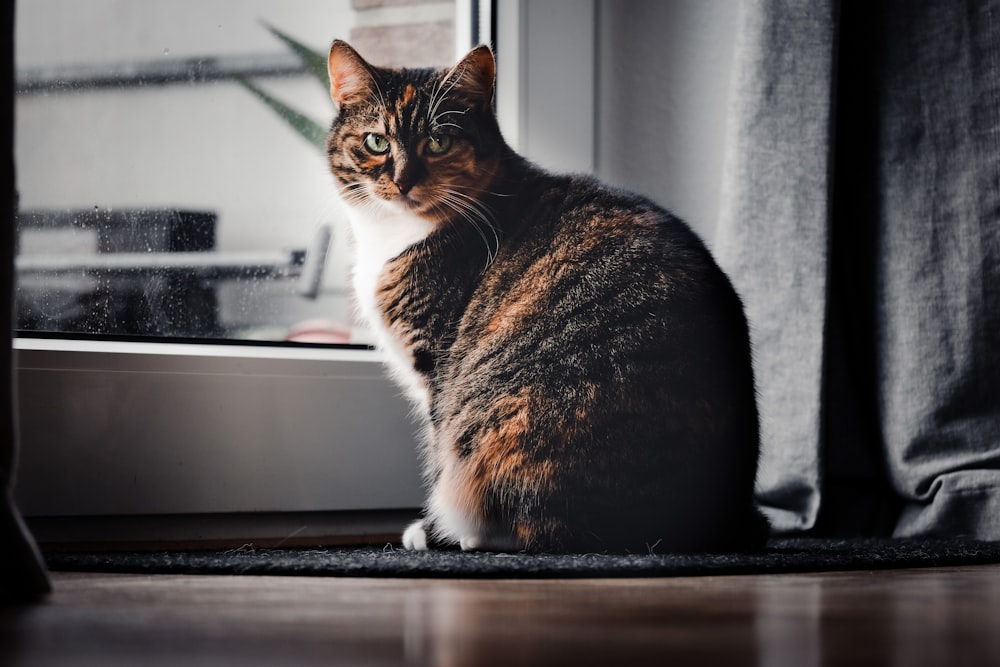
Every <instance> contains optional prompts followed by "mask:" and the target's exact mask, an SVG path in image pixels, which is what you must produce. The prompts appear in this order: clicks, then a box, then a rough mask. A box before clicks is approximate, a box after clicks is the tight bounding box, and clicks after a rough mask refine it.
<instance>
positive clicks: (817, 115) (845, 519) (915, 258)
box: [716, 0, 1000, 539]
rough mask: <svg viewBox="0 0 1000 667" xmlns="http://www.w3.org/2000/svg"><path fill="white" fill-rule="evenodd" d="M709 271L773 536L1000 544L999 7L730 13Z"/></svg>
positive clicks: (797, 6)
mask: <svg viewBox="0 0 1000 667" xmlns="http://www.w3.org/2000/svg"><path fill="white" fill-rule="evenodd" d="M741 21H742V23H741V32H740V41H739V44H738V47H737V56H736V58H737V59H736V62H735V75H734V84H733V90H732V95H731V102H732V107H731V110H730V111H731V115H730V119H731V120H730V128H729V134H728V143H727V159H726V168H725V173H724V187H723V194H724V199H723V204H722V212H721V214H720V219H719V227H718V230H717V234H716V251H717V255H718V257H719V261H720V264H722V266H723V267H724V268H725V269H727V270H728V271H729V273H730V274H731V276H732V277H733V282H734V283H735V285H736V287H737V290H738V291H739V292H740V293H741V295H742V296H743V298H744V301H745V303H746V307H747V312H748V317H749V319H750V323H751V328H752V336H753V340H754V352H755V367H756V371H757V381H758V389H759V396H760V403H761V413H762V426H763V429H762V431H763V432H762V435H763V452H762V462H761V474H760V477H759V498H760V500H761V502H762V504H763V505H764V510H765V512H766V513H767V514H768V515H769V517H770V518H771V520H772V523H773V525H774V526H775V528H776V530H778V531H779V532H802V531H808V530H817V531H820V532H823V531H825V532H833V533H844V534H886V533H891V534H895V535H899V536H916V535H923V536H952V535H969V536H975V537H979V538H983V539H1000V345H998V343H1000V2H997V1H988V2H987V1H980V2H977V1H975V0H968V1H965V2H955V1H954V0H929V1H926V2H920V3H911V2H904V1H902V0H896V1H891V2H875V3H866V4H865V5H864V6H863V7H862V6H860V4H859V3H842V4H841V3H837V2H833V1H830V0H827V1H826V2H819V1H817V2H811V3H796V2H792V1H790V0H789V1H785V0H753V1H752V2H747V3H745V4H744V6H743V14H742V19H741Z"/></svg>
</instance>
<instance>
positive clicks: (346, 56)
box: [326, 39, 375, 109]
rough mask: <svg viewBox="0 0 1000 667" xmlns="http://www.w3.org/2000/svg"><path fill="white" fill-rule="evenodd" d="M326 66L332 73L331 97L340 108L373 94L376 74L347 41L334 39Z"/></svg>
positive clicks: (330, 73)
mask: <svg viewBox="0 0 1000 667" xmlns="http://www.w3.org/2000/svg"><path fill="white" fill-rule="evenodd" d="M326 68H327V72H328V73H329V75H330V97H331V98H332V99H333V103H334V104H336V105H337V108H338V109H340V108H341V107H343V106H344V105H345V104H351V103H352V102H360V101H362V100H364V99H366V98H368V97H370V96H371V93H372V83H373V82H374V80H375V79H374V77H375V74H374V72H372V69H371V66H370V65H369V64H368V63H366V62H365V60H364V58H362V57H361V56H360V55H358V52H357V51H355V50H354V49H353V48H352V47H351V45H350V44H348V43H347V42H345V41H343V40H339V39H338V40H336V41H334V43H333V45H332V46H330V55H329V57H328V58H327V61H326Z"/></svg>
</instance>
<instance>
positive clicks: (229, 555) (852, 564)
mask: <svg viewBox="0 0 1000 667" xmlns="http://www.w3.org/2000/svg"><path fill="white" fill-rule="evenodd" d="M46 560H47V562H48V565H49V567H50V568H51V569H52V570H60V571H86V572H131V573H148V574H152V573H164V574H257V575H263V574H267V575H293V576H338V577H423V578H427V577H432V578H493V579H502V578H550V577H551V578H581V577H671V576H697V575H721V574H767V573H778V572H829V571H837V570H866V569H887V568H904V567H938V566H954V565H980V564H986V563H1000V542H978V541H971V540H910V539H905V540H903V539H898V540H897V539H864V540H833V539H810V538H789V539H774V540H771V541H770V542H769V543H768V546H767V548H766V549H765V550H763V551H761V552H757V553H728V554H683V555H675V554H657V553H649V554H632V555H612V554H579V555H554V554H495V553H475V552H473V553H463V552H460V551H405V550H402V549H399V548H393V547H391V546H386V547H384V548H382V547H363V548H343V547H339V548H322V549H256V548H253V547H252V546H250V545H247V546H244V547H241V548H239V549H229V550H224V551H222V550H220V551H129V552H99V553H98V552H91V553H79V552H57V553H48V554H46Z"/></svg>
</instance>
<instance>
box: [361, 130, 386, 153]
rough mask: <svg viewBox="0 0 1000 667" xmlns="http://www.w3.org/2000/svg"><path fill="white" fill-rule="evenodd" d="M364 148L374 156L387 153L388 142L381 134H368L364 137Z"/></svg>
mask: <svg viewBox="0 0 1000 667" xmlns="http://www.w3.org/2000/svg"><path fill="white" fill-rule="evenodd" d="M365 148H367V149H368V150H369V151H371V152H372V153H375V154H376V155H382V154H383V153H388V152H389V140H388V139H386V138H385V137H384V136H382V135H381V134H376V133H375V132H369V133H368V134H366V135H365Z"/></svg>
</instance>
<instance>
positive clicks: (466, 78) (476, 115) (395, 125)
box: [327, 40, 503, 223]
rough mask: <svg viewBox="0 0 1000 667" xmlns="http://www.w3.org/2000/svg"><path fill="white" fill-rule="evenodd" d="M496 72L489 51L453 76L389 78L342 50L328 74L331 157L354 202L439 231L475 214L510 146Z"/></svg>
mask: <svg viewBox="0 0 1000 667" xmlns="http://www.w3.org/2000/svg"><path fill="white" fill-rule="evenodd" d="M495 68H496V66H495V61H494V58H493V53H492V52H491V51H490V49H489V48H487V47H485V46H480V47H477V48H475V49H473V50H472V51H470V52H469V54H468V55H466V56H465V57H464V58H463V59H462V60H461V61H460V62H459V63H458V64H457V65H456V66H455V67H453V68H451V69H445V70H432V69H387V68H380V67H374V66H372V65H370V64H369V63H367V62H366V61H365V60H364V59H363V58H362V57H361V56H360V55H358V53H357V51H355V50H354V49H353V48H351V47H350V46H349V45H348V44H347V43H345V42H342V41H339V40H338V41H336V42H334V43H333V46H332V47H331V48H330V56H329V59H328V69H329V74H330V95H331V97H332V98H333V101H334V104H336V106H337V116H336V118H335V119H334V121H333V126H332V128H331V130H330V135H329V137H328V139H327V155H328V158H329V162H330V168H331V171H332V172H333V175H334V177H335V178H336V179H337V181H338V182H339V185H340V186H341V188H342V195H343V197H344V200H345V201H346V202H347V203H348V204H350V205H356V206H374V207H387V208H388V209H390V210H391V209H396V210H399V211H404V210H408V211H411V212H413V213H416V214H417V215H419V216H421V217H422V218H425V219H427V220H430V221H433V222H435V223H442V222H446V221H448V220H457V219H459V218H462V217H466V218H467V217H468V216H469V214H470V212H472V213H474V212H475V211H476V210H477V209H478V207H480V206H481V204H479V203H478V202H479V201H480V198H481V196H482V193H483V191H484V189H486V188H487V186H488V185H489V183H490V181H491V180H492V179H493V177H494V175H495V174H496V170H497V163H498V160H499V154H500V149H501V148H502V146H503V140H502V139H501V137H500V132H499V129H498V127H497V124H496V118H495V116H494V113H493V107H492V101H493V83H494V76H495Z"/></svg>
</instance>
